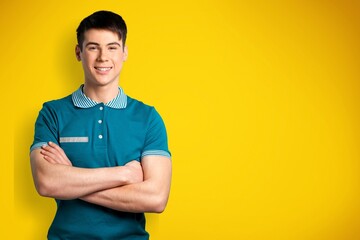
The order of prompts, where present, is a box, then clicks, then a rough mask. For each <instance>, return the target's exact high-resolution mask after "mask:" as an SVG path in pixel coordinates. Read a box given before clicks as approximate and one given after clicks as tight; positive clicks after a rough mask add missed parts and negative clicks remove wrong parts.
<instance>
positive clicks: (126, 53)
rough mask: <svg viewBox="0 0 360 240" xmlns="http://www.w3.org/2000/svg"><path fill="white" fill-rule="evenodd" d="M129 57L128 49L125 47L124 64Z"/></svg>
mask: <svg viewBox="0 0 360 240" xmlns="http://www.w3.org/2000/svg"><path fill="white" fill-rule="evenodd" d="M127 57H128V48H127V46H126V45H125V47H124V55H123V61H124V62H125V61H126V59H127Z"/></svg>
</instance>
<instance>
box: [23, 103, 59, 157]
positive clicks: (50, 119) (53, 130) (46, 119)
mask: <svg viewBox="0 0 360 240" xmlns="http://www.w3.org/2000/svg"><path fill="white" fill-rule="evenodd" d="M55 116H56V114H55V112H54V111H53V110H52V109H51V108H50V107H49V106H48V105H47V104H46V103H45V104H44V105H43V108H42V109H41V110H40V112H39V115H38V117H37V119H36V122H35V134H34V141H33V143H32V145H31V147H30V152H31V151H33V150H34V149H37V148H40V147H41V146H43V145H47V143H48V142H49V141H51V142H54V143H56V144H59V143H58V140H57V139H58V134H57V132H58V131H57V121H56V117H55Z"/></svg>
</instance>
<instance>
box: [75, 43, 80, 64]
mask: <svg viewBox="0 0 360 240" xmlns="http://www.w3.org/2000/svg"><path fill="white" fill-rule="evenodd" d="M80 53H81V50H80V47H79V45H76V47H75V55H76V59H77V60H78V61H81V56H80Z"/></svg>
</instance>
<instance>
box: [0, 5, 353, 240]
mask: <svg viewBox="0 0 360 240" xmlns="http://www.w3.org/2000/svg"><path fill="white" fill-rule="evenodd" d="M100 9H107V10H112V11H115V12H118V13H119V14H121V15H122V16H123V17H124V19H125V20H126V22H127V25H128V29H129V32H128V40H127V41H128V47H129V58H128V61H127V62H126V63H125V67H124V70H123V72H122V75H121V79H120V84H121V85H122V87H123V88H124V89H125V92H126V93H127V94H128V95H130V96H132V97H135V98H137V99H140V100H142V101H144V102H145V103H148V104H150V105H155V106H156V108H157V109H158V111H159V112H160V113H161V115H162V117H163V118H164V120H165V123H166V126H167V130H168V135H169V145H170V149H171V152H172V154H173V167H174V171H173V182H172V190H171V196H170V200H169V203H168V206H167V209H166V211H165V212H164V213H163V214H160V215H156V214H148V215H147V217H148V225H147V229H148V231H149V232H150V234H151V235H152V239H157V240H161V239H163V240H169V239H171V240H173V239H219V240H222V239H245V240H260V239H261V240H264V239H266V240H267V239H269V240H270V239H271V240H272V239H274V240H281V239H284V240H285V239H287V240H288V239H291V240H293V239H294V240H295V239H299V240H304V239H306V240H330V239H331V240H332V239H334V240H335V239H336V240H347V239H349V240H350V239H351V240H354V239H360V164H359V160H360V148H359V143H360V137H359V136H360V135H359V134H360V128H359V120H360V108H359V103H360V95H359V90H360V83H359V77H360V70H359V69H360V68H359V66H360V46H359V42H360V17H359V16H360V14H359V12H360V4H359V2H358V1H350V0H349V1H348V0H345V1H344V0H333V1H321V0H314V1H310V0H309V1H236V0H217V1H215V0H208V1H200V0H182V1H165V0H163V1H161V0H152V1H130V0H124V1H121V0H117V1H115V0H114V1H109V0H104V1H68V0H66V1H39V0H33V1H16V0H15V1H2V2H1V3H0V20H1V38H0V41H1V42H0V43H1V57H0V59H1V60H0V61H1V67H2V70H1V71H0V72H1V75H0V77H1V98H2V99H1V109H2V115H1V116H2V117H1V126H2V138H1V144H0V146H1V165H0V166H1V179H0V180H1V194H2V195H1V197H0V206H1V209H0V210H1V215H2V221H3V223H2V224H1V229H0V234H1V235H2V236H1V238H2V239H34V240H35V239H45V236H46V232H47V229H48V227H49V224H50V223H51V220H52V217H53V214H54V212H55V202H54V201H53V200H52V199H48V198H42V197H40V196H38V195H37V193H36V191H35V189H34V186H33V183H32V177H31V172H30V167H29V157H28V151H29V146H30V144H31V142H32V138H33V127H34V122H35V119H36V117H37V114H38V111H39V110H40V108H41V105H42V103H43V102H45V101H48V100H51V99H56V98H60V97H62V96H65V95H67V94H70V93H71V92H73V91H74V90H76V89H77V88H78V86H79V85H80V84H81V83H82V81H83V76H82V68H81V65H80V63H78V62H77V61H76V59H75V55H74V46H75V44H76V40H75V39H76V38H75V29H76V27H77V26H78V24H79V22H80V21H81V19H82V18H84V17H85V16H87V15H89V14H91V13H92V12H94V11H96V10H100Z"/></svg>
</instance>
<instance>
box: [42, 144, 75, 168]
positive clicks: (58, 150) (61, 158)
mask: <svg viewBox="0 0 360 240" xmlns="http://www.w3.org/2000/svg"><path fill="white" fill-rule="evenodd" d="M48 144H49V146H50V148H51V149H52V150H53V152H54V153H55V154H56V155H57V157H59V159H58V160H59V161H60V163H61V164H65V165H69V166H72V163H71V161H70V160H69V159H68V157H67V156H66V154H65V152H64V150H63V149H62V148H61V147H60V146H59V145H57V144H55V143H53V142H49V143H48Z"/></svg>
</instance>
